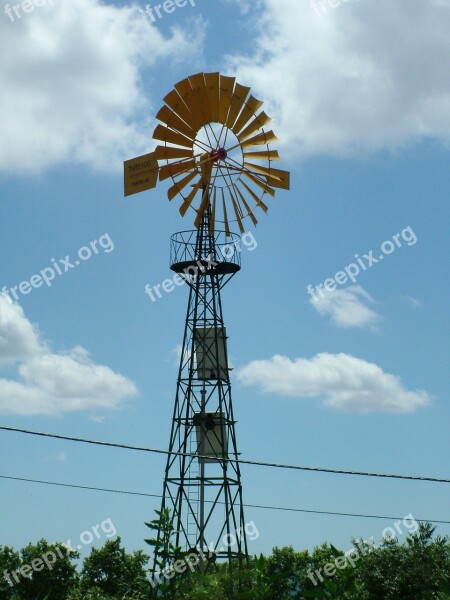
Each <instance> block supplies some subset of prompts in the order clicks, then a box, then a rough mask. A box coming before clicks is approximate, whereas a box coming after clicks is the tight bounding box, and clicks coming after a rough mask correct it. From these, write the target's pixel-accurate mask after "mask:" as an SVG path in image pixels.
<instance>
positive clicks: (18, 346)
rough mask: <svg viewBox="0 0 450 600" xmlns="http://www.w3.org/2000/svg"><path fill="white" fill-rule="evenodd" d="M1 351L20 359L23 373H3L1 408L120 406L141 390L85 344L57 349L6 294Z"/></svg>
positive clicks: (0, 306)
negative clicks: (94, 357) (9, 376)
mask: <svg viewBox="0 0 450 600" xmlns="http://www.w3.org/2000/svg"><path fill="white" fill-rule="evenodd" d="M0 355H1V360H2V362H3V363H10V364H12V365H14V364H17V365H18V373H19V377H18V379H17V380H13V379H5V378H0V413H4V414H5V413H6V414H15V415H22V416H29V415H57V414H61V413H65V412H72V411H80V410H89V411H94V410H100V409H114V408H119V406H120V405H121V404H122V402H123V401H124V400H126V399H127V398H130V397H132V396H135V395H136V394H137V388H136V386H135V385H134V383H133V382H132V381H131V380H129V379H127V378H126V377H124V376H123V375H120V374H118V373H115V372H114V371H112V369H110V368H109V367H106V366H103V365H97V364H96V363H94V362H93V360H92V359H91V357H90V356H89V353H88V352H87V350H85V349H84V348H82V347H81V346H76V347H75V348H73V349H72V350H69V351H68V352H66V353H60V354H55V353H52V352H51V350H50V349H49V348H48V346H47V345H45V344H43V343H42V342H41V341H40V339H39V336H38V333H37V329H36V327H34V326H33V325H32V324H31V323H30V322H29V321H28V320H27V318H26V317H25V315H24V312H23V310H22V308H21V307H20V306H19V305H18V304H13V303H12V302H11V300H9V299H8V298H7V297H5V296H3V295H0Z"/></svg>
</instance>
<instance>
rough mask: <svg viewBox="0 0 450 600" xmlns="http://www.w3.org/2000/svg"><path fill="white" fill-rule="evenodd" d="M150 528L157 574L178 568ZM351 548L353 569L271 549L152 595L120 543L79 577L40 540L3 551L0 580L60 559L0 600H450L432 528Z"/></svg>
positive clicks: (327, 548) (169, 531)
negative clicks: (241, 565)
mask: <svg viewBox="0 0 450 600" xmlns="http://www.w3.org/2000/svg"><path fill="white" fill-rule="evenodd" d="M147 525H148V527H149V528H150V529H152V530H153V531H156V532H158V534H157V536H156V537H155V538H154V539H149V540H148V543H149V544H150V545H151V546H152V547H153V548H158V551H159V553H158V556H159V558H158V561H159V562H158V563H157V565H156V566H157V567H158V568H160V567H162V568H164V567H167V565H168V566H169V568H171V567H172V566H173V560H174V557H177V558H178V559H180V560H181V559H182V558H183V556H184V554H183V553H182V552H181V551H180V549H179V548H176V547H175V546H174V545H173V536H174V533H175V532H174V530H173V526H172V523H171V519H170V514H169V513H168V512H167V511H163V512H159V513H158V514H157V518H156V519H155V520H154V521H151V522H150V523H148V524H147ZM354 546H355V553H356V549H358V554H359V555H358V558H357V560H355V561H354V563H353V565H354V566H352V565H350V564H349V563H348V561H345V560H344V553H343V552H342V551H340V550H338V549H336V548H335V547H334V546H333V545H331V544H322V545H321V546H319V547H317V548H315V549H314V551H313V552H312V553H309V552H306V551H304V552H295V551H294V549H293V548H292V547H291V546H289V547H285V548H274V550H273V552H272V553H271V554H270V555H269V556H262V555H261V556H259V557H253V558H251V559H250V563H249V567H248V568H246V569H245V570H243V571H240V570H239V569H238V568H237V564H232V565H231V569H230V568H229V566H228V565H215V571H214V572H213V573H206V574H205V573H201V572H200V570H195V569H192V570H191V569H186V570H185V572H184V573H180V574H177V575H176V576H174V577H172V578H170V579H168V580H167V581H166V582H165V583H163V584H162V585H161V586H159V588H158V591H157V594H156V592H155V590H153V589H152V587H151V585H150V583H149V581H148V579H147V578H146V573H147V571H146V563H147V560H148V558H149V557H148V556H146V555H145V554H144V553H142V552H140V551H138V552H134V553H133V554H127V553H126V551H125V550H124V548H122V546H121V540H120V538H117V539H116V540H108V541H107V542H106V543H105V545H104V546H103V547H102V548H99V549H92V551H91V554H90V555H89V556H88V557H87V558H86V559H85V560H84V563H83V567H82V571H81V575H80V576H78V575H77V573H76V570H75V566H74V564H73V561H74V559H75V558H76V557H77V553H75V552H70V551H69V553H67V549H66V548H64V547H63V546H62V545H59V544H49V543H48V542H46V541H45V540H40V541H39V542H38V543H37V544H35V545H32V544H29V545H28V546H27V547H26V548H24V549H23V550H22V551H21V552H20V553H18V552H16V551H14V550H13V549H12V548H8V547H1V546H0V568H1V572H3V571H5V570H6V571H7V573H10V574H12V573H13V572H14V571H17V569H19V568H21V567H23V566H25V565H28V564H31V562H32V561H33V560H36V559H41V558H42V556H43V555H44V554H46V553H48V552H52V553H53V554H54V555H55V556H56V555H57V559H56V558H55V561H54V564H52V569H51V570H50V569H48V568H45V569H42V570H40V571H38V572H33V573H30V574H31V578H27V577H23V576H22V575H20V580H19V583H16V584H15V586H14V587H11V586H9V585H8V583H7V581H6V579H4V578H3V579H2V580H1V581H0V600H31V599H32V600H131V599H133V600H148V598H150V597H151V594H152V593H153V597H154V598H157V599H158V600H307V599H317V600H319V599H335V600H450V545H449V541H448V539H447V538H443V537H440V536H436V535H435V528H434V527H433V526H432V525H430V524H423V525H420V526H419V528H418V530H417V532H415V533H414V534H412V535H410V536H409V537H408V538H407V540H406V542H405V543H403V544H399V542H398V540H395V539H394V540H390V539H386V540H384V541H383V542H382V543H381V544H380V545H379V546H378V547H376V546H373V545H370V544H369V543H364V542H363V543H362V542H358V543H357V542H354ZM58 548H59V552H58ZM61 554H62V556H61ZM336 561H337V562H336ZM336 564H339V568H336V569H331V572H332V574H331V575H330V576H327V575H326V574H325V572H324V568H325V565H331V566H333V565H336ZM319 569H320V571H319V573H320V574H321V577H320V578H319V577H318V576H317V574H316V573H315V572H316V570H319ZM327 570H328V569H327Z"/></svg>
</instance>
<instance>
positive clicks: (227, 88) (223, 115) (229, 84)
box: [219, 75, 236, 124]
mask: <svg viewBox="0 0 450 600" xmlns="http://www.w3.org/2000/svg"><path fill="white" fill-rule="evenodd" d="M235 83H236V79H235V78H234V77H226V76H223V75H222V76H221V77H220V100H219V123H223V124H224V123H226V122H227V117H228V112H229V110H230V104H231V98H232V96H233V90H234V85H235Z"/></svg>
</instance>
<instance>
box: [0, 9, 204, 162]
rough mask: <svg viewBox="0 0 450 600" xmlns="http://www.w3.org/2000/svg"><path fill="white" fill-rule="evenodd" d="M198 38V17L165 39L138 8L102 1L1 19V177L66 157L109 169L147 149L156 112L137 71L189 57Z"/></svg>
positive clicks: (200, 32) (199, 43) (200, 29)
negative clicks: (151, 122) (194, 23)
mask: <svg viewBox="0 0 450 600" xmlns="http://www.w3.org/2000/svg"><path fill="white" fill-rule="evenodd" d="M13 4H14V3H13ZM203 34H204V32H203V22H202V21H201V20H199V21H197V22H196V25H193V26H192V27H191V29H190V31H189V32H184V31H182V30H181V29H180V28H177V27H175V28H173V29H172V31H171V34H170V35H169V36H164V35H163V34H162V33H161V32H160V30H159V29H158V28H157V27H155V26H151V24H150V22H149V20H148V18H147V17H146V16H145V13H144V12H143V10H142V9H140V8H139V7H137V6H136V5H134V6H125V7H116V6H113V5H108V4H105V3H103V2H101V1H100V0H61V1H58V2H55V3H54V5H53V6H51V5H50V3H46V4H44V5H43V6H42V7H39V8H38V7H35V10H34V11H33V12H31V13H29V14H26V15H25V14H24V15H23V16H22V17H21V18H20V19H16V20H15V21H14V22H11V21H10V20H9V19H8V18H7V17H6V15H5V14H3V15H2V18H1V19H0V40H1V41H0V46H1V53H2V56H3V60H1V61H0V79H1V81H2V89H3V92H4V93H2V94H1V95H0V114H1V115H2V119H1V120H0V139H1V140H2V144H1V148H0V171H5V172H8V173H11V172H15V171H20V172H21V173H23V172H24V169H26V171H27V172H30V171H31V172H39V171H42V170H45V169H47V168H49V167H52V166H54V165H57V164H59V163H63V162H69V161H70V162H75V163H84V164H88V165H89V166H90V167H92V168H94V169H102V170H103V169H104V170H110V169H117V168H121V166H122V161H123V160H124V158H129V157H131V156H135V155H139V154H141V153H144V152H146V151H147V152H148V149H149V143H150V142H151V131H152V127H151V126H150V122H149V121H148V116H149V115H151V114H152V113H154V112H155V111H154V110H152V107H150V104H149V100H147V99H146V98H145V95H144V93H143V82H142V76H143V73H144V70H145V69H148V68H149V69H150V73H151V72H152V69H153V68H154V69H155V71H156V69H157V68H160V64H161V61H162V60H164V59H169V60H172V61H182V60H186V58H187V57H189V60H190V61H192V60H195V57H196V56H198V55H199V54H200V53H201V48H202V45H203V38H204V35H203ZM147 76H148V73H147Z"/></svg>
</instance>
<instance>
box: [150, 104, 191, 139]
mask: <svg viewBox="0 0 450 600" xmlns="http://www.w3.org/2000/svg"><path fill="white" fill-rule="evenodd" d="M156 118H157V119H158V120H159V121H162V122H163V123H165V124H166V125H167V126H168V127H170V128H171V129H174V130H175V131H178V132H179V133H182V134H183V135H185V136H186V137H188V138H189V139H191V140H195V136H196V135H197V133H196V129H195V128H193V127H191V125H188V124H187V123H185V122H184V121H183V120H182V119H180V117H179V116H178V115H176V114H175V113H174V112H173V111H172V110H170V108H169V107H168V106H163V107H162V108H161V110H160V111H159V112H158V114H157V115H156Z"/></svg>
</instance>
